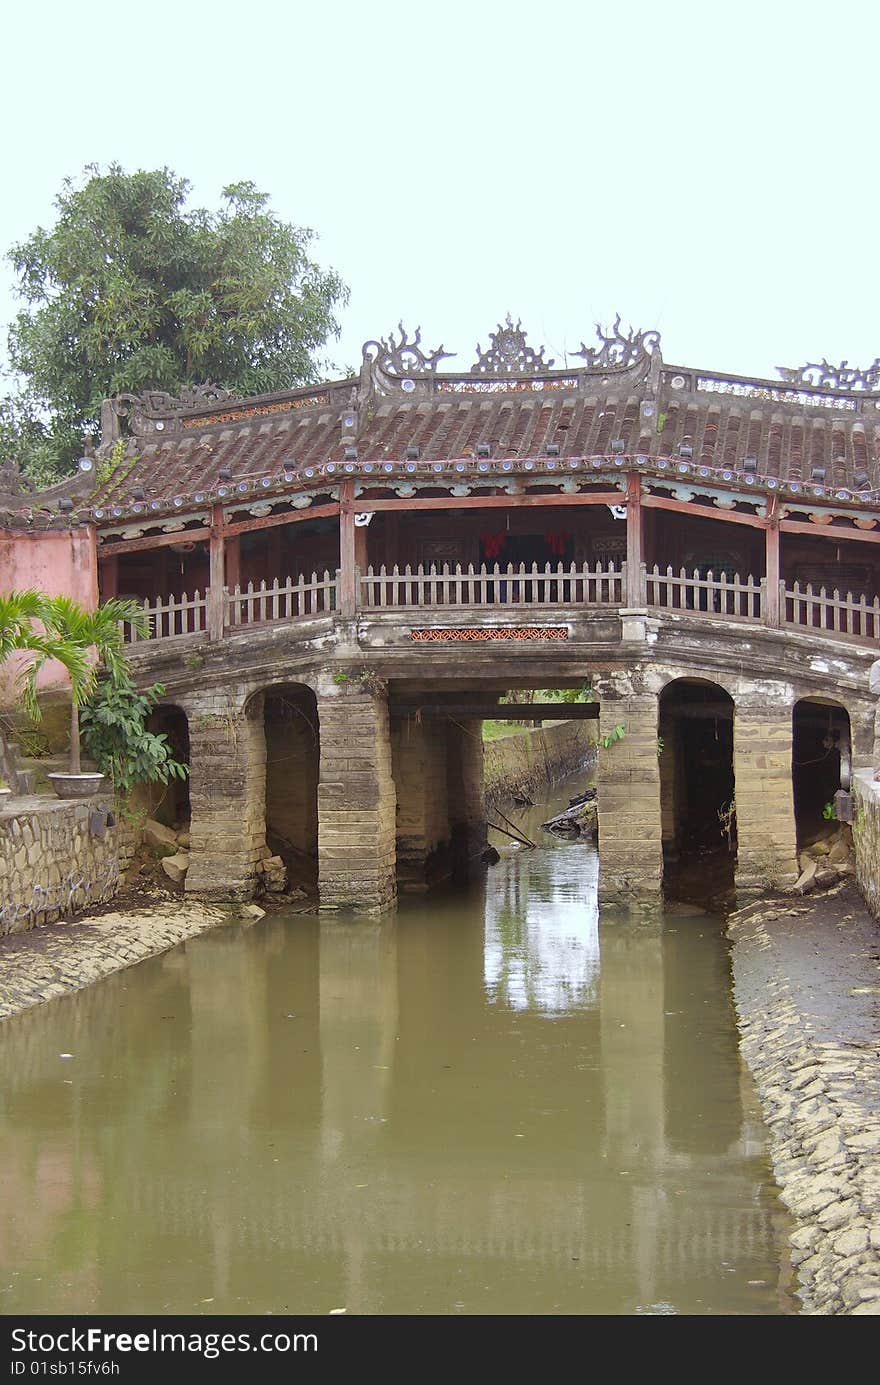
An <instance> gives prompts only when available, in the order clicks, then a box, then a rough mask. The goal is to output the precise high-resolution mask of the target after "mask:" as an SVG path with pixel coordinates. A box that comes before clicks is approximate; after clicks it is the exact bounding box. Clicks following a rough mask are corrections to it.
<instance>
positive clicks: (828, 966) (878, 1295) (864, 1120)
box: [728, 885, 880, 1315]
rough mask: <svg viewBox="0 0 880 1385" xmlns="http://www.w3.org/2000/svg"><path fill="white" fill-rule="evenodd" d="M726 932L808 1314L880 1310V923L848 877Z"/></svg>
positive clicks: (738, 918)
mask: <svg viewBox="0 0 880 1385" xmlns="http://www.w3.org/2000/svg"><path fill="white" fill-rule="evenodd" d="M728 931H729V935H730V938H731V940H732V943H733V970H734V987H735V991H734V995H735V1002H736V1008H737V1013H738V1016H739V1026H740V1033H741V1036H742V1039H741V1043H742V1052H743V1055H744V1057H745V1059H746V1061H747V1062H748V1064H749V1067H750V1068H751V1069H752V1072H753V1073H754V1076H755V1081H756V1084H757V1088H758V1093H759V1095H760V1098H761V1102H762V1105H763V1107H764V1114H765V1117H766V1120H767V1123H768V1125H769V1128H770V1136H771V1154H772V1159H773V1168H774V1173H775V1175H776V1180H777V1182H778V1184H779V1187H780V1190H781V1195H782V1200H783V1202H784V1203H785V1204H786V1206H787V1207H788V1208H789V1210H790V1212H791V1214H792V1217H793V1218H794V1223H795V1229H794V1231H793V1233H792V1236H791V1256H792V1262H793V1264H794V1266H795V1275H796V1291H797V1294H798V1297H799V1298H800V1299H801V1301H802V1304H803V1308H802V1311H803V1312H804V1313H806V1314H813V1315H816V1314H842V1315H848V1314H858V1315H867V1314H871V1315H880V964H878V953H880V929H878V925H877V923H876V922H875V920H873V919H872V918H871V917H870V915H869V914H868V912H867V910H866V909H865V906H864V903H863V901H862V899H861V898H860V896H859V895H858V894H857V892H856V890H855V888H854V887H853V886H851V885H847V886H845V887H842V888H838V890H837V891H836V892H835V893H834V894H833V895H830V896H829V895H823V896H817V897H816V898H811V899H810V900H803V901H801V900H799V901H797V903H794V902H791V901H788V900H784V901H782V900H781V901H777V902H774V903H768V902H767V901H764V902H763V903H761V904H755V905H752V906H750V907H749V908H747V909H743V910H741V911H740V912H739V913H737V914H734V915H733V916H732V917H731V919H730V921H729V925H728Z"/></svg>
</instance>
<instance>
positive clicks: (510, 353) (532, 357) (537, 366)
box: [471, 313, 553, 375]
mask: <svg viewBox="0 0 880 1385" xmlns="http://www.w3.org/2000/svg"><path fill="white" fill-rule="evenodd" d="M489 341H490V343H491V345H490V346H488V347H487V349H486V350H485V351H483V349H482V348H481V346H480V344H479V342H477V359H476V361H475V362H474V364H473V365H472V366H471V374H472V375H540V374H541V372H542V371H545V370H550V369H551V368H552V366H553V361H545V360H544V348H543V346H539V347H538V350H537V351H534V350H533V349H532V348H531V347H530V346H527V345H526V334H525V332H524V331H523V330H522V320H521V319H520V318H517V321H516V326H515V327H514V325H513V318H512V317H511V316H510V313H508V314H507V321H506V323H505V325H504V326H503V327H502V325H501V323H500V322H499V324H498V331H497V332H491V333H490V334H489Z"/></svg>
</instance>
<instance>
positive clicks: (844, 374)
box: [776, 356, 880, 391]
mask: <svg viewBox="0 0 880 1385" xmlns="http://www.w3.org/2000/svg"><path fill="white" fill-rule="evenodd" d="M776 371H777V374H779V375H780V376H781V377H782V379H783V380H784V381H785V382H786V384H789V385H814V386H821V385H830V386H831V388H832V389H841V390H868V391H872V390H876V389H880V356H876V357H875V358H874V360H873V361H872V363H871V365H869V366H868V367H867V368H866V369H864V370H860V369H858V367H857V366H851V365H850V364H849V361H841V362H840V364H839V365H832V364H831V362H830V361H826V360H825V357H824V356H823V357H822V360H821V361H808V362H807V364H806V365H802V366H796V367H794V368H792V367H790V366H784V365H778V366H777V367H776Z"/></svg>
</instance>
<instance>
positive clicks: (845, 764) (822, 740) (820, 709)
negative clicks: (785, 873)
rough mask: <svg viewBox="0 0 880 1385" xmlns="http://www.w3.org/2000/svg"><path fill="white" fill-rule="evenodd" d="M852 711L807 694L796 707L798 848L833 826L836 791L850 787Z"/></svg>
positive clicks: (794, 766)
mask: <svg viewBox="0 0 880 1385" xmlns="http://www.w3.org/2000/svg"><path fill="white" fill-rule="evenodd" d="M851 746H852V733H851V729H850V720H849V713H848V712H847V710H846V708H845V707H843V706H841V704H840V703H839V702H834V701H832V700H831V699H827V700H826V699H820V698H811V697H804V698H801V699H800V701H799V702H796V703H795V704H794V708H793V709H792V763H791V773H792V790H793V794H794V815H795V823H796V826H797V842H798V848H799V849H800V848H802V847H804V846H807V845H809V844H810V843H811V842H813V841H815V840H816V838H817V837H818V836H821V835H822V834H823V833H824V832H827V831H829V830H831V829H830V828H829V826H828V824H829V823H830V822H831V821H833V808H834V795H835V794H836V793H837V790H838V789H849V787H850V777H851V770H852V764H851V755H852V750H851Z"/></svg>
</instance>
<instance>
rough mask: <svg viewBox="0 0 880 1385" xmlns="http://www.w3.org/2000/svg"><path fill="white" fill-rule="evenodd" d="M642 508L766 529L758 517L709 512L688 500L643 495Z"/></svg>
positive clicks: (764, 521) (733, 512) (729, 512)
mask: <svg viewBox="0 0 880 1385" xmlns="http://www.w3.org/2000/svg"><path fill="white" fill-rule="evenodd" d="M642 508H643V509H646V510H671V511H674V512H675V513H676V514H680V515H690V516H691V518H692V519H715V520H719V521H720V522H721V523H722V524H748V525H750V526H751V528H752V529H766V528H767V521H766V519H762V518H761V516H760V515H744V514H742V513H741V512H740V511H739V510H710V509H709V508H708V506H703V505H693V504H691V502H690V501H689V500H667V498H666V496H664V495H648V494H645V495H643V496H642Z"/></svg>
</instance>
